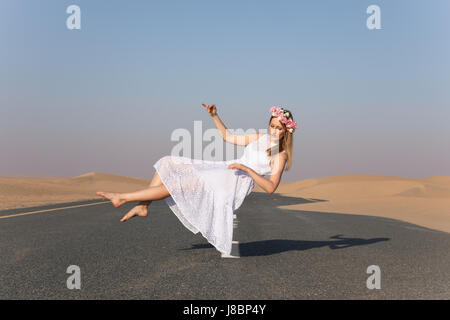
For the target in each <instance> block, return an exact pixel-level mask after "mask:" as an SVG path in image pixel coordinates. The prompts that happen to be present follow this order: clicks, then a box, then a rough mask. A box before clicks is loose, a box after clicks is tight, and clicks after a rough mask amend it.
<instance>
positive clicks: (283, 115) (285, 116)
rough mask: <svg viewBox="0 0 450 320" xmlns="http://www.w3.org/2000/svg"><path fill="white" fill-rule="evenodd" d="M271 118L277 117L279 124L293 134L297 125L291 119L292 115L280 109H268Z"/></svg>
mask: <svg viewBox="0 0 450 320" xmlns="http://www.w3.org/2000/svg"><path fill="white" fill-rule="evenodd" d="M270 112H272V116H274V117H277V118H278V120H280V122H281V123H284V125H285V126H286V128H287V129H288V131H289V132H290V133H293V132H294V131H295V129H297V123H296V122H295V121H294V119H292V114H291V113H290V112H289V111H286V110H284V109H283V108H281V107H272V108H270Z"/></svg>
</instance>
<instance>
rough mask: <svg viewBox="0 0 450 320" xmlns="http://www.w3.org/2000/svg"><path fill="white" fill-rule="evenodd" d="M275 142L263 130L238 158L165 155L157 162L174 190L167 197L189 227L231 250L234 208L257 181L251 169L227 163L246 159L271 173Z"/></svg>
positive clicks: (220, 247)
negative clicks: (268, 150) (236, 167)
mask: <svg viewBox="0 0 450 320" xmlns="http://www.w3.org/2000/svg"><path fill="white" fill-rule="evenodd" d="M273 145H274V143H272V142H271V141H270V136H269V135H268V134H263V135H262V136H260V137H259V139H258V140H256V141H253V142H252V143H249V144H248V145H247V146H246V147H245V149H244V153H243V155H242V157H241V158H239V159H235V160H228V161H209V160H199V159H190V158H187V157H180V156H165V157H162V158H161V159H159V160H158V161H157V162H156V163H155V164H154V165H153V166H154V168H155V169H156V171H157V172H158V174H159V176H160V177H161V181H162V183H163V184H164V185H165V186H166V188H167V190H168V191H169V193H170V196H169V197H167V198H165V199H164V200H165V201H166V203H167V205H168V206H169V207H170V209H171V210H172V211H173V213H175V215H176V216H177V217H178V219H179V220H180V221H181V222H182V223H183V225H184V226H185V227H186V228H188V229H189V230H190V231H192V232H193V233H195V234H196V233H198V232H199V231H200V232H201V234H202V235H203V236H204V237H205V238H206V239H207V240H208V242H209V243H211V244H212V245H213V246H214V247H216V249H217V250H219V251H220V252H223V253H226V254H230V253H231V246H232V239H233V212H234V211H235V210H237V209H238V208H239V207H240V206H241V204H242V202H243V201H244V198H245V197H246V196H247V195H249V194H250V193H251V191H252V190H253V187H254V186H255V182H254V180H253V178H252V177H251V176H250V175H249V174H248V173H246V172H244V171H241V170H236V169H227V167H228V165H230V164H231V163H242V164H244V165H246V166H247V167H249V168H252V169H253V170H254V171H256V172H257V173H259V174H260V175H264V176H266V175H270V174H271V168H270V165H269V161H270V158H269V157H268V156H267V153H266V150H267V148H269V147H271V146H273Z"/></svg>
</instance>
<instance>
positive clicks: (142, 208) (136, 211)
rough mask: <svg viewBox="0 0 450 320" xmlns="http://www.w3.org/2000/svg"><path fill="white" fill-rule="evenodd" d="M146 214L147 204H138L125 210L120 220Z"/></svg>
mask: <svg viewBox="0 0 450 320" xmlns="http://www.w3.org/2000/svg"><path fill="white" fill-rule="evenodd" d="M147 215H148V206H146V205H144V204H138V205H136V206H135V207H134V208H133V209H131V210H130V211H128V212H127V214H126V215H124V216H123V218H122V219H120V221H122V222H124V221H126V220H128V219H131V218H132V217H134V216H139V217H146V216H147Z"/></svg>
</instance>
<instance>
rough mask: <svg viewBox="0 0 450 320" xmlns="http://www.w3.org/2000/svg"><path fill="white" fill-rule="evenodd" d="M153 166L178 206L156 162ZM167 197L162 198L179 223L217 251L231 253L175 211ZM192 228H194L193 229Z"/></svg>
mask: <svg viewBox="0 0 450 320" xmlns="http://www.w3.org/2000/svg"><path fill="white" fill-rule="evenodd" d="M153 167H154V168H155V170H156V172H157V173H158V175H159V177H160V179H161V182H162V183H163V184H164V186H165V187H166V189H167V191H168V192H169V194H170V196H169V197H171V198H172V200H173V202H174V203H175V204H176V205H177V207H178V208H179V206H178V203H177V202H178V201H177V200H176V199H175V198H176V197H174V195H173V194H172V193H171V190H170V188H169V187H168V186H167V184H166V182H165V177H163V176H161V174H160V172H159V170H158V168H157V165H156V164H154V165H153ZM169 197H167V198H164V201H165V202H166V203H167V205H168V206H169V208H170V210H172V212H173V213H174V214H175V216H176V217H177V218H178V220H180V222H181V223H182V224H183V225H184V226H185V227H186V228H187V229H188V230H189V231H191V232H192V233H194V234H197V233H198V232H200V233H201V234H202V236H203V237H204V238H205V239H207V240H208V242H209V243H211V244H212V245H213V246H214V247H215V248H216V249H217V250H218V251H220V252H222V253H225V254H228V255H229V254H231V251H232V250H231V249H230V250H229V251H228V250H225V249H224V248H222V247H219V246H218V245H217V244H216V242H215V241H214V240H211V238H210V237H208V236H207V235H205V234H204V233H203V231H202V230H200V229H199V228H198V227H197V226H195V224H194V223H192V222H191V221H189V219H188V218H186V217H185V216H183V215H181V214H179V213H178V212H176V211H175V210H174V209H173V208H172V206H171V205H170V203H169V200H168V198H169ZM186 222H187V223H186ZM194 228H195V229H194Z"/></svg>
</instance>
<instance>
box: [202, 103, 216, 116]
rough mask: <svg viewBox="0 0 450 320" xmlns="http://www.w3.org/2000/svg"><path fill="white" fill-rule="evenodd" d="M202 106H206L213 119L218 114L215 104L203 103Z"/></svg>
mask: <svg viewBox="0 0 450 320" xmlns="http://www.w3.org/2000/svg"><path fill="white" fill-rule="evenodd" d="M202 106H204V107H205V108H206V110H207V111H208V113H209V115H210V116H211V117H214V116H215V115H216V114H217V108H216V105H215V104H208V105H206V104H204V103H202Z"/></svg>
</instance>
